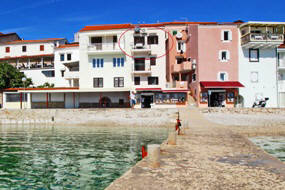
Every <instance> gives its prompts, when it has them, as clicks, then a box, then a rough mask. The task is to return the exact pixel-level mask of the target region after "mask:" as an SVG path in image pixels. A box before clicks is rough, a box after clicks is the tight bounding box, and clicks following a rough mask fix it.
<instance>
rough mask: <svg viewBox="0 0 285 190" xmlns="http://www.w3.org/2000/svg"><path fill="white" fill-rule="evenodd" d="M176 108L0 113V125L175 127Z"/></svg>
mask: <svg viewBox="0 0 285 190" xmlns="http://www.w3.org/2000/svg"><path fill="white" fill-rule="evenodd" d="M176 116H177V109H129V108H125V109H115V108H113V109H37V110H32V109H27V110H0V124H1V123H2V124H5V125H6V124H15V123H16V124H28V123H53V124H58V125H92V126H140V127H153V126H160V127H168V126H174V122H175V118H176Z"/></svg>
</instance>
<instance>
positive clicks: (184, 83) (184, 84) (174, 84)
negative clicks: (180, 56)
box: [166, 81, 189, 89]
mask: <svg viewBox="0 0 285 190" xmlns="http://www.w3.org/2000/svg"><path fill="white" fill-rule="evenodd" d="M188 84H189V83H188V81H173V82H169V83H167V84H166V88H178V89H188Z"/></svg>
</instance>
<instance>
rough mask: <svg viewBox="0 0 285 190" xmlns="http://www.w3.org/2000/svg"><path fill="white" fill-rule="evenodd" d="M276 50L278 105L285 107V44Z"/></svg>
mask: <svg viewBox="0 0 285 190" xmlns="http://www.w3.org/2000/svg"><path fill="white" fill-rule="evenodd" d="M277 52H278V65H277V71H278V76H277V77H278V105H279V107H282V108H284V107H285V44H282V45H281V46H279V47H278V49H277Z"/></svg>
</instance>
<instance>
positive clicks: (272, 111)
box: [200, 108, 285, 114]
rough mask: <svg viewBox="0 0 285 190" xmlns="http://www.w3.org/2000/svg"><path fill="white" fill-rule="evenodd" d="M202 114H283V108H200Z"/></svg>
mask: <svg viewBox="0 0 285 190" xmlns="http://www.w3.org/2000/svg"><path fill="white" fill-rule="evenodd" d="M200 111H201V112H202V113H236V114H256V113H266V114H285V108H201V109H200Z"/></svg>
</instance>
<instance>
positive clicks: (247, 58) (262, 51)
mask: <svg viewBox="0 0 285 190" xmlns="http://www.w3.org/2000/svg"><path fill="white" fill-rule="evenodd" d="M284 26H285V23H284V22H282V23H281V22H278V23H277V22H246V23H243V24H241V25H240V26H239V29H240V43H241V46H240V47H239V81H240V82H241V83H242V84H243V85H244V86H245V87H244V88H241V89H240V90H239V94H240V95H241V96H242V97H241V99H242V101H243V106H244V107H252V105H253V103H254V101H258V100H260V99H264V98H269V101H268V102H267V105H266V107H278V102H280V103H281V102H282V101H280V100H279V101H278V71H280V69H279V67H278V66H277V63H278V57H277V47H278V46H280V44H283V42H284V33H285V32H284ZM280 63H283V62H282V61H281V62H280ZM283 95H284V94H281V96H283ZM281 96H280V97H281Z"/></svg>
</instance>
